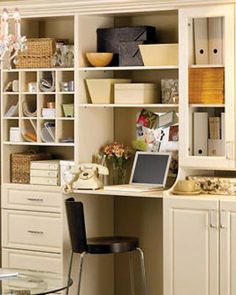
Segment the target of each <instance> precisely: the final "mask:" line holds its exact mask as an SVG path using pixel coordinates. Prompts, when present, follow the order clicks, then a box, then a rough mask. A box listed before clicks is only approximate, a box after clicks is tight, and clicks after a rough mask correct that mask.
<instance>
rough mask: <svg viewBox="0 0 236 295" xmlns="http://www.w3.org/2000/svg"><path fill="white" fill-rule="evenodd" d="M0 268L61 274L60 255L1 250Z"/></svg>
mask: <svg viewBox="0 0 236 295" xmlns="http://www.w3.org/2000/svg"><path fill="white" fill-rule="evenodd" d="M2 267H9V268H21V269H32V270H39V271H45V270H47V271H49V272H55V273H61V274H62V273H63V262H62V255H60V254H53V253H42V252H36V251H25V250H14V249H6V248H3V249H2Z"/></svg>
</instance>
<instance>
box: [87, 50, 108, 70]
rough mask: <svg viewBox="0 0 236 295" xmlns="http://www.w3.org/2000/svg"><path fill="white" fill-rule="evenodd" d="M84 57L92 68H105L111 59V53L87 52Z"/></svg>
mask: <svg viewBox="0 0 236 295" xmlns="http://www.w3.org/2000/svg"><path fill="white" fill-rule="evenodd" d="M86 57H87V59H88V61H89V63H90V64H91V65H92V66H94V67H105V66H107V65H109V63H110V62H111V60H112V58H113V53H111V52H88V53H86Z"/></svg>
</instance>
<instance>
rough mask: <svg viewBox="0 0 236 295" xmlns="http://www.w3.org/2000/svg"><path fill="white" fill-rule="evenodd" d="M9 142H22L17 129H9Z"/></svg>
mask: <svg viewBox="0 0 236 295" xmlns="http://www.w3.org/2000/svg"><path fill="white" fill-rule="evenodd" d="M10 141H12V142H20V141H22V137H21V132H20V128H19V127H11V128H10Z"/></svg>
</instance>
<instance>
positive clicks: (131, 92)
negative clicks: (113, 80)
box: [115, 83, 158, 104]
mask: <svg viewBox="0 0 236 295" xmlns="http://www.w3.org/2000/svg"><path fill="white" fill-rule="evenodd" d="M156 102H158V97H157V86H156V84H154V83H128V84H115V103H119V104H140V103H156Z"/></svg>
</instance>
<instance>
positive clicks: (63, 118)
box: [3, 117, 75, 120]
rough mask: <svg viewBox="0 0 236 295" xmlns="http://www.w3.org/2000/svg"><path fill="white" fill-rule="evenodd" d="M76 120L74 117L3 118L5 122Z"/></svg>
mask: <svg viewBox="0 0 236 295" xmlns="http://www.w3.org/2000/svg"><path fill="white" fill-rule="evenodd" d="M19 119H20V120H37V119H39V120H74V119H75V118H74V117H55V118H47V117H3V120H19Z"/></svg>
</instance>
